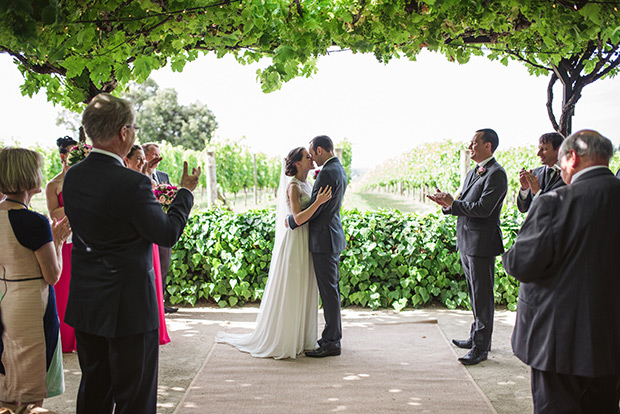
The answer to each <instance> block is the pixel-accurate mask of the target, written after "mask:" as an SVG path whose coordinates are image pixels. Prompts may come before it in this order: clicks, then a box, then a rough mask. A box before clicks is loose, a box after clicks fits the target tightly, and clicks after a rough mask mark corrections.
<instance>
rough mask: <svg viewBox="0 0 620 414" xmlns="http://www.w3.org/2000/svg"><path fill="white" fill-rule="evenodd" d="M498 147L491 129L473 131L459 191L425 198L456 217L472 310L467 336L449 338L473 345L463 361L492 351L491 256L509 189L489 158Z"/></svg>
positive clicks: (499, 246) (498, 242)
mask: <svg viewBox="0 0 620 414" xmlns="http://www.w3.org/2000/svg"><path fill="white" fill-rule="evenodd" d="M498 145H499V138H498V137H497V133H496V132H495V131H493V130H492V129H480V130H478V131H476V134H475V135H474V137H473V139H472V140H471V143H470V144H469V150H470V152H471V159H472V160H473V161H475V162H476V163H477V165H476V167H475V168H474V169H472V170H471V171H469V173H468V174H467V177H466V178H465V182H464V184H463V190H462V191H461V194H460V195H459V196H457V197H456V199H454V198H453V197H452V196H451V195H450V194H448V193H443V192H440V191H439V190H437V192H436V193H435V194H433V195H429V196H428V198H430V199H431V200H433V201H435V202H436V203H437V204H439V205H441V206H442V207H443V208H442V211H443V213H444V214H451V215H453V216H457V217H458V219H457V222H456V239H457V248H458V250H459V252H460V253H461V262H462V264H463V269H464V271H465V279H466V280H467V287H468V289H469V300H470V302H471V308H472V311H473V313H474V322H473V323H472V325H471V330H470V334H469V338H468V339H465V340H458V339H453V340H452V342H453V343H454V344H455V345H456V346H458V347H459V348H466V349H471V351H469V353H467V355H465V356H464V357H462V358H459V361H460V362H461V363H462V364H463V365H475V364H478V363H480V362H481V361H484V360H485V359H487V355H488V352H489V350H490V349H491V334H492V333H493V315H494V311H495V307H494V306H495V305H494V300H493V284H494V281H495V256H497V255H499V254H501V253H502V252H503V251H504V244H503V241H502V231H501V229H500V221H499V216H500V212H501V210H502V204H503V202H504V198H505V197H506V191H507V189H508V180H507V178H506V171H504V168H503V167H502V166H501V165H500V164H499V163H498V162H497V160H495V158H494V157H493V153H494V152H495V150H496V149H497V146H498Z"/></svg>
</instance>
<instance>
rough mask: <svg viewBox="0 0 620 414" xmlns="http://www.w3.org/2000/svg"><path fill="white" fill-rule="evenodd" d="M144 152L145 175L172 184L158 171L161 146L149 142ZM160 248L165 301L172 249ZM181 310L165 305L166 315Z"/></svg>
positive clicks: (157, 182) (143, 146) (165, 174)
mask: <svg viewBox="0 0 620 414" xmlns="http://www.w3.org/2000/svg"><path fill="white" fill-rule="evenodd" d="M142 149H143V150H144V158H145V159H146V164H145V165H144V167H145V173H146V175H148V176H149V177H151V179H152V180H153V182H154V183H155V184H170V177H169V176H168V174H167V173H165V172H163V171H159V170H157V167H158V166H159V163H160V161H161V160H162V157H161V151H160V149H159V145H157V144H156V143H154V142H149V143H146V144H144V145H142ZM158 247H159V267H160V270H161V287H162V289H163V297H164V299H165V298H166V297H167V296H168V295H167V294H166V282H167V281H168V270H169V269H170V256H171V255H172V248H171V247H165V246H158ZM178 310H179V308H175V307H173V306H168V305H165V304H164V311H165V312H166V313H174V312H176V311H178Z"/></svg>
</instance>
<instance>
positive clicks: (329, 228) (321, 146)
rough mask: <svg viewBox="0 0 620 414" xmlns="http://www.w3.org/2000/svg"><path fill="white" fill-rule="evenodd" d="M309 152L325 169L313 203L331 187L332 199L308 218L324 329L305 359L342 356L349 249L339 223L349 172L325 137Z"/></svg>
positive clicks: (290, 221) (291, 222) (312, 144)
mask: <svg viewBox="0 0 620 414" xmlns="http://www.w3.org/2000/svg"><path fill="white" fill-rule="evenodd" d="M308 152H309V153H310V155H311V156H312V159H313V161H314V162H315V163H316V164H317V165H318V166H323V168H322V169H321V172H320V173H319V175H318V177H317V178H316V181H315V183H314V187H313V188H312V198H311V200H310V203H313V202H314V200H315V199H316V196H317V194H318V192H319V189H321V188H324V187H326V186H330V187H331V189H332V198H331V199H330V200H329V201H327V202H326V203H325V204H322V205H321V206H320V207H319V208H318V209H317V211H316V212H315V213H314V214H313V215H312V217H311V218H310V219H309V221H310V223H309V228H308V230H309V237H310V240H309V244H310V252H311V253H312V261H313V263H314V271H315V273H316V280H317V284H318V286H319V294H320V295H321V301H322V303H323V315H324V317H325V328H324V329H323V333H322V335H321V339H319V340H318V345H319V347H318V348H317V349H314V350H311V351H306V353H305V354H306V356H309V357H314V358H322V357H327V356H335V355H340V352H341V346H340V339H341V338H342V322H341V319H340V286H339V282H340V273H339V267H338V266H339V264H340V253H341V252H342V251H343V250H344V249H345V247H346V241H345V237H344V230H343V228H342V223H341V221H340V207H341V206H342V198H343V197H344V192H345V191H346V189H347V173H346V172H345V171H344V168H343V167H342V164H341V163H340V160H338V158H337V157H335V156H334V144H333V143H332V140H331V139H330V138H329V137H328V136H326V135H319V136H317V137H315V138H313V139H312V141H310V147H309V148H308ZM287 219H288V226H289V228H291V229H295V228H296V227H299V226H300V225H302V224H303V223H301V224H299V225H298V224H296V223H295V220H294V219H293V216H292V215H290V216H289V217H288V218H287Z"/></svg>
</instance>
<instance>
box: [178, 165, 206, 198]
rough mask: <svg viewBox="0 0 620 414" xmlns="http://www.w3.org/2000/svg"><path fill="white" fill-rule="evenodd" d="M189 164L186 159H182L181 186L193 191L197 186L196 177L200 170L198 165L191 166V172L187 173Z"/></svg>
mask: <svg viewBox="0 0 620 414" xmlns="http://www.w3.org/2000/svg"><path fill="white" fill-rule="evenodd" d="M188 171H189V166H188V165H187V161H183V175H182V176H181V187H183V188H187V189H188V190H190V191H194V189H195V188H196V186H198V178H199V177H200V173H201V172H202V171H201V169H200V167H198V168H192V173H191V174H189V172H188Z"/></svg>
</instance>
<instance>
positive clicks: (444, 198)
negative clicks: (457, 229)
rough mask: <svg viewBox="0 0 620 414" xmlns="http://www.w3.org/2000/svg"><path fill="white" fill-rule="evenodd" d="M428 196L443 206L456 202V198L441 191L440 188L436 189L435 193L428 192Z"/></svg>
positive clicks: (449, 205)
mask: <svg viewBox="0 0 620 414" xmlns="http://www.w3.org/2000/svg"><path fill="white" fill-rule="evenodd" d="M426 197H428V198H429V199H431V200H433V201H434V202H435V203H437V204H439V205H440V206H441V207H451V206H452V203H453V202H454V198H453V197H452V196H451V195H450V194H449V193H444V192H442V191H440V190H439V188H436V189H435V194H427V195H426Z"/></svg>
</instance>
